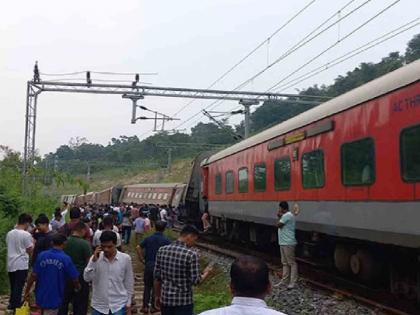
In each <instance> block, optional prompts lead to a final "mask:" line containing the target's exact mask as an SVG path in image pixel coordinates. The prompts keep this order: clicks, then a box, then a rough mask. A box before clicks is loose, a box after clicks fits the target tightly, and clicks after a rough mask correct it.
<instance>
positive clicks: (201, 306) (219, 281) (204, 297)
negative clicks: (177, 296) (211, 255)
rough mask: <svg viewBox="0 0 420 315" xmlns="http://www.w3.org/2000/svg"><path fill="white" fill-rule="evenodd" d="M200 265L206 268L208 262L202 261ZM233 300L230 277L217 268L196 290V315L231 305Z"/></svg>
mask: <svg viewBox="0 0 420 315" xmlns="http://www.w3.org/2000/svg"><path fill="white" fill-rule="evenodd" d="M200 265H201V267H202V268H204V267H205V266H206V265H207V261H206V260H205V259H201V260H200ZM231 299H232V297H231V294H230V290H229V277H228V275H227V274H226V273H225V272H224V271H223V270H222V269H221V268H220V267H218V266H215V268H214V270H213V271H212V273H211V274H210V276H209V278H207V279H206V280H204V282H202V283H201V284H199V285H198V286H197V287H195V288H194V313H195V314H199V313H201V312H204V311H207V310H210V309H214V308H218V307H222V306H226V305H229V304H230V302H231Z"/></svg>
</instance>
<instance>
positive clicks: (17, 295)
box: [6, 213, 34, 310]
mask: <svg viewBox="0 0 420 315" xmlns="http://www.w3.org/2000/svg"><path fill="white" fill-rule="evenodd" d="M31 222H32V217H31V216H30V215H29V214H26V213H22V214H21V215H20V216H19V218H18V223H17V225H16V226H15V228H14V229H13V230H11V231H9V232H8V233H7V236H6V244H7V272H8V273H9V281H10V299H9V305H8V307H7V308H8V309H9V310H15V309H16V308H19V307H21V306H22V291H23V287H24V286H25V282H26V278H27V276H28V269H29V256H30V255H31V254H32V251H33V247H34V244H33V239H32V235H31V234H30V233H29V232H27V229H28V228H29V225H30V223H31Z"/></svg>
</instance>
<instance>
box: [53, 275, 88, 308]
mask: <svg viewBox="0 0 420 315" xmlns="http://www.w3.org/2000/svg"><path fill="white" fill-rule="evenodd" d="M79 282H80V285H81V289H80V291H78V292H75V291H74V285H73V281H71V280H68V281H67V282H66V286H65V288H64V299H63V303H62V304H61V307H60V310H59V311H58V315H67V314H68V312H69V304H70V303H71V304H72V305H73V314H74V315H86V314H87V311H88V305H89V284H88V283H87V282H86V281H85V280H84V279H83V275H80V276H79Z"/></svg>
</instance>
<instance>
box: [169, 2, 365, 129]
mask: <svg viewBox="0 0 420 315" xmlns="http://www.w3.org/2000/svg"><path fill="white" fill-rule="evenodd" d="M354 1H355V0H351V1H349V2H348V3H346V4H345V5H344V6H343V7H342V8H340V9H339V10H338V11H337V12H335V13H334V14H333V15H332V16H330V17H328V18H327V19H326V20H325V21H324V22H323V23H321V24H320V25H318V26H317V27H316V28H315V29H314V30H313V31H311V32H310V33H309V34H307V35H306V36H304V37H303V39H301V40H300V41H298V42H297V43H296V44H295V45H293V46H292V47H291V48H289V49H288V50H287V51H286V52H285V53H283V54H282V55H281V56H280V57H279V58H277V59H276V60H275V61H274V62H272V63H271V64H269V65H267V66H266V67H265V68H263V69H262V70H260V71H259V72H257V73H256V74H254V75H253V76H252V77H251V78H249V79H247V80H245V81H244V82H242V83H241V84H239V85H238V86H236V87H235V88H234V89H233V90H231V91H232V92H234V91H236V90H238V89H241V88H242V87H244V86H245V85H247V84H248V83H249V82H252V80H254V79H256V78H257V77H258V76H260V75H261V74H263V73H264V72H265V71H266V70H268V69H269V68H271V67H272V66H274V65H275V64H276V63H278V62H280V61H281V60H283V59H284V58H286V57H287V56H289V55H290V54H292V53H294V52H295V51H297V50H298V49H300V48H302V47H303V46H305V45H306V44H308V43H309V42H311V41H312V40H314V39H315V38H317V37H319V36H320V35H321V34H323V33H324V32H326V31H328V30H329V29H330V28H331V27H333V26H334V25H336V24H337V23H339V22H341V21H342V20H344V19H346V18H347V17H349V16H350V15H351V14H353V13H355V12H356V11H357V10H359V9H361V8H362V7H364V6H365V5H366V4H368V3H369V2H371V1H372V0H366V1H364V2H363V3H362V4H360V5H359V6H357V7H356V8H354V9H353V10H351V11H350V12H348V13H347V14H345V15H344V16H342V17H340V18H339V19H338V20H337V21H335V22H334V23H331V24H330V25H328V26H327V27H325V28H324V29H322V30H321V31H319V32H318V33H316V34H315V35H314V36H312V37H310V36H311V35H312V34H313V33H315V32H316V31H317V30H319V29H320V28H321V27H322V26H324V25H325V24H326V23H328V22H329V21H330V20H331V19H332V18H333V17H334V16H336V15H337V13H338V12H341V11H342V10H343V9H345V8H346V7H348V6H349V5H350V4H351V3H353V2H354ZM308 37H310V38H309V39H308ZM222 102H223V100H216V101H214V102H212V103H210V104H209V105H207V106H206V107H204V109H212V108H215V107H216V106H218V104H221V103H222ZM200 114H202V112H201V110H200V111H199V112H197V113H195V114H193V115H192V116H190V117H189V118H188V119H186V120H184V121H183V122H182V123H180V124H179V125H177V126H176V127H175V129H178V128H179V127H181V126H183V125H184V124H185V123H187V122H189V121H191V120H192V119H193V118H195V117H197V116H199V115H200ZM195 121H196V120H195ZM195 121H194V122H195Z"/></svg>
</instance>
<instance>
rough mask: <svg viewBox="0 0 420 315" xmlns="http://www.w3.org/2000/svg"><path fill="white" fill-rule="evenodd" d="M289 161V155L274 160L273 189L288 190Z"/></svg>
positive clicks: (289, 176)
mask: <svg viewBox="0 0 420 315" xmlns="http://www.w3.org/2000/svg"><path fill="white" fill-rule="evenodd" d="M290 169H291V163H290V158H289V157H284V158H281V159H279V160H276V161H274V188H275V190H288V189H290V185H291V174H290Z"/></svg>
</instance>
